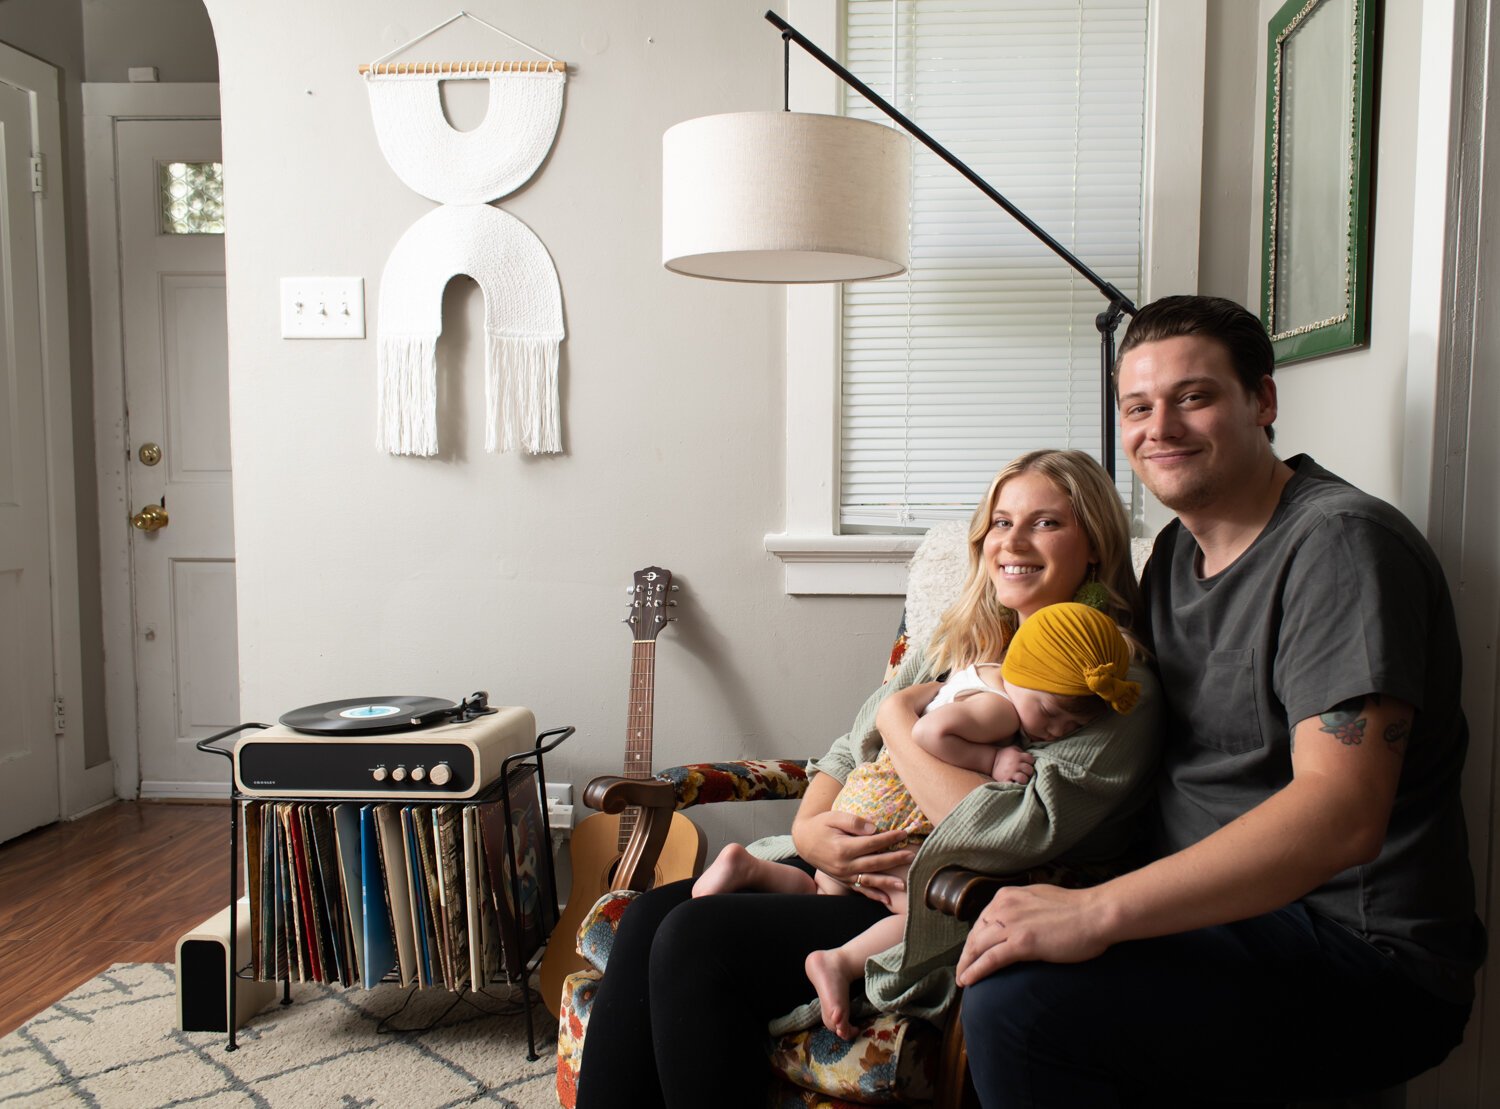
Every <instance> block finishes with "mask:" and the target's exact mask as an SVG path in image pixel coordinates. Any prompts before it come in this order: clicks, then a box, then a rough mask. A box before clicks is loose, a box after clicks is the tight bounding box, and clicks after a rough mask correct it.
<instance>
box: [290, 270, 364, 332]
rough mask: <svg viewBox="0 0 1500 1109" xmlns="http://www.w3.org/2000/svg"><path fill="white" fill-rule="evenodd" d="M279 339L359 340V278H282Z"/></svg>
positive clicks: (361, 312) (361, 327)
mask: <svg viewBox="0 0 1500 1109" xmlns="http://www.w3.org/2000/svg"><path fill="white" fill-rule="evenodd" d="M281 337H282V338H283V339H363V338H364V337H365V279H364V278H363V277H283V278H282V279H281Z"/></svg>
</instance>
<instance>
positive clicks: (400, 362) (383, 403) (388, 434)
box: [375, 335, 437, 455]
mask: <svg viewBox="0 0 1500 1109" xmlns="http://www.w3.org/2000/svg"><path fill="white" fill-rule="evenodd" d="M375 358H376V367H377V372H376V375H375V376H376V401H375V403H376V425H375V427H376V430H375V445H376V446H377V447H379V448H380V449H381V450H383V451H389V452H390V453H391V454H421V455H432V454H437V339H436V337H433V338H425V337H424V338H415V337H412V336H404V335H403V336H384V335H383V336H381V337H380V340H379V343H378V345H377V346H376V352H375Z"/></svg>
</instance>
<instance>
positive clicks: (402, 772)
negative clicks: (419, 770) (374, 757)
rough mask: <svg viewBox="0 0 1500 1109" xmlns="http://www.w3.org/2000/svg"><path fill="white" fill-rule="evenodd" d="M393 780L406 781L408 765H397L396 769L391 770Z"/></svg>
mask: <svg viewBox="0 0 1500 1109" xmlns="http://www.w3.org/2000/svg"><path fill="white" fill-rule="evenodd" d="M391 781H393V782H404V781H406V767H404V766H398V767H396V769H395V770H392V771H391Z"/></svg>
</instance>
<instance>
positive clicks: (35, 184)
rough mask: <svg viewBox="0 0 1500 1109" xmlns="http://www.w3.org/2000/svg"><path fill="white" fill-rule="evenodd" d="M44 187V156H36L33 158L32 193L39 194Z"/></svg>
mask: <svg viewBox="0 0 1500 1109" xmlns="http://www.w3.org/2000/svg"><path fill="white" fill-rule="evenodd" d="M44 185H45V178H44V177H43V175H42V156H41V155H40V154H34V155H32V158H31V191H32V192H34V193H39V192H41V191H42V189H43V187H44Z"/></svg>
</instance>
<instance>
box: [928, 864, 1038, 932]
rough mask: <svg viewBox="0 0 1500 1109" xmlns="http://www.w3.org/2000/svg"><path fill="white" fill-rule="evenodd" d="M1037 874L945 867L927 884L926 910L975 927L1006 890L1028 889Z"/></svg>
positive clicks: (1024, 871)
mask: <svg viewBox="0 0 1500 1109" xmlns="http://www.w3.org/2000/svg"><path fill="white" fill-rule="evenodd" d="M1037 880H1038V879H1037V876H1036V872H1035V871H1032V870H1022V871H1018V872H1016V873H1014V874H982V873H980V872H979V871H977V870H965V869H964V868H963V867H959V866H945V867H943V868H942V869H941V870H939V871H938V872H937V873H936V874H934V875H933V876H932V879H931V880H930V881H929V882H928V883H927V907H928V908H929V909H935V910H936V911H937V912H940V913H943V914H945V915H946V916H951V917H957V918H958V919H959V920H963V921H967V922H969V923H970V924H972V923H973V922H974V921H975V920H976V919H977V918H978V916H979V914H980V913H982V912H983V911H984V907H985V906H986V905H988V904H989V903H990V898H992V897H994V896H995V893H996V892H997V891H998V890H1000V889H1002V888H1004V887H1005V886H1026V885H1030V884H1031V883H1032V882H1035V881H1037Z"/></svg>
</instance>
